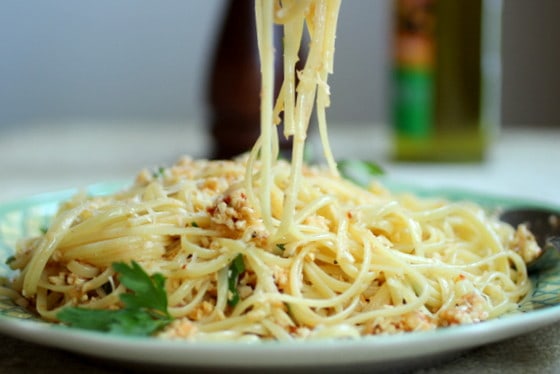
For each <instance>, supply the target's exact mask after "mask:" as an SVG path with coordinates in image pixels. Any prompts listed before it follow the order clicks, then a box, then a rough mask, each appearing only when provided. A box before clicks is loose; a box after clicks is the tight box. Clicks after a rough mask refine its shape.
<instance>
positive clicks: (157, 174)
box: [152, 166, 165, 178]
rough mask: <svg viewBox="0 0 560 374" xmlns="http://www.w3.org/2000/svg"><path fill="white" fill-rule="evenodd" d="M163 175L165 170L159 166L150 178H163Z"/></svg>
mask: <svg viewBox="0 0 560 374" xmlns="http://www.w3.org/2000/svg"><path fill="white" fill-rule="evenodd" d="M164 173H165V168H164V167H163V166H160V167H159V168H157V170H155V171H154V172H153V173H152V177H154V178H159V177H163V174H164Z"/></svg>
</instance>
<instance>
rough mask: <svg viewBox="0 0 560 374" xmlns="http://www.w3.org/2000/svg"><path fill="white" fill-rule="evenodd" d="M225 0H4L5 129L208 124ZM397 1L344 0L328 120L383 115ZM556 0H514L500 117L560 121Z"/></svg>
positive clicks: (0, 65)
mask: <svg viewBox="0 0 560 374" xmlns="http://www.w3.org/2000/svg"><path fill="white" fill-rule="evenodd" d="M223 4H225V0H164V1H158V0H119V1H114V0H81V1H75V0H49V1H43V0H3V1H2V2H1V3H0V129H6V128H8V127H10V126H19V125H22V124H25V123H26V122H30V121H53V120H72V119H81V118H87V119H99V120H104V119H111V120H112V119H123V120H143V121H152V120H154V121H157V120H162V121H189V120H198V121H202V120H203V118H204V101H203V97H202V92H203V90H201V88H202V87H203V84H204V79H205V69H206V64H207V61H208V57H209V56H208V53H209V48H210V47H211V45H212V42H213V40H214V32H215V27H216V22H217V21H218V20H219V19H220V13H221V11H222V9H223ZM390 9H391V2H390V1H389V0H344V1H343V4H342V9H341V15H340V20H339V32H338V38H337V54H336V60H335V75H334V76H333V77H332V80H331V86H332V92H333V96H332V107H331V110H330V111H329V116H330V117H329V118H330V119H331V122H336V121H348V120H351V121H360V122H382V121H385V120H386V115H387V105H388V97H387V96H388V95H387V74H386V73H387V70H388V61H389V60H388V59H389V52H388V41H389V38H388V29H389V26H390ZM559 14H560V1H557V0H539V1H527V0H505V6H504V60H505V64H504V95H503V99H504V100H503V103H504V104H503V107H504V111H503V119H504V122H508V123H533V122H538V123H549V122H553V123H559V124H560V111H559V110H558V108H557V107H556V106H557V105H556V102H557V100H558V98H559V97H560V73H559V72H558V69H559V66H560V31H558V29H557V25H556V23H555V22H556V18H557V16H558V15H559Z"/></svg>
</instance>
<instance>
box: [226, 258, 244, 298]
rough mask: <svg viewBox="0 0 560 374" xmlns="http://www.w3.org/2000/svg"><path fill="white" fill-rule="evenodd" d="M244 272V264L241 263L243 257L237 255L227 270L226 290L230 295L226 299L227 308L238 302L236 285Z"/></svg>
mask: <svg viewBox="0 0 560 374" xmlns="http://www.w3.org/2000/svg"><path fill="white" fill-rule="evenodd" d="M244 271H245V263H244V262H243V255H242V254H241V253H240V254H238V255H237V256H236V257H235V258H234V259H233V261H232V262H231V264H230V265H229V269H228V289H229V292H230V295H229V297H228V304H229V306H235V305H236V304H237V303H238V302H239V291H238V290H237V284H238V283H239V276H240V275H241V274H242V273H243V272H244Z"/></svg>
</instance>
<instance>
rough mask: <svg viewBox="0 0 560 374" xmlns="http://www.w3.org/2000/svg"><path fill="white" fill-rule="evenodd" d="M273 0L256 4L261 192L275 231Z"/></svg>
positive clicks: (268, 224) (266, 221) (264, 211)
mask: <svg viewBox="0 0 560 374" xmlns="http://www.w3.org/2000/svg"><path fill="white" fill-rule="evenodd" d="M273 5H274V4H273V2H272V1H270V0H268V1H267V0H256V2H255V8H256V10H255V12H256V14H257V35H258V46H259V56H260V61H261V80H262V83H261V84H262V86H261V113H260V121H261V126H260V129H261V130H260V132H261V135H260V136H261V137H262V139H263V140H262V143H261V147H260V160H261V170H260V191H259V195H258V196H259V206H260V208H261V215H262V219H263V223H264V225H265V227H267V229H268V230H269V231H271V232H272V231H273V226H272V213H271V211H270V189H271V186H270V185H271V183H272V180H271V171H272V163H273V160H274V159H276V158H277V157H278V155H277V154H272V152H273V150H272V139H273V138H272V130H273V123H272V121H273V108H274V70H273V67H274V49H273V45H274V35H273V31H274V28H273V24H274V23H273V17H274V6H273Z"/></svg>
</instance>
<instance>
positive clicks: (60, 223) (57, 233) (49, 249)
mask: <svg viewBox="0 0 560 374" xmlns="http://www.w3.org/2000/svg"><path fill="white" fill-rule="evenodd" d="M84 209H85V206H84V205H80V206H78V207H76V208H74V209H71V210H69V211H66V212H64V213H63V214H61V215H60V216H59V217H57V219H56V220H55V221H54V222H53V223H52V224H51V227H49V230H48V231H47V233H46V234H45V236H44V237H43V238H42V240H41V242H40V244H39V245H38V247H37V249H36V253H34V255H33V257H31V259H30V261H29V264H28V265H27V266H26V267H25V269H24V270H23V272H22V275H23V290H22V293H23V296H33V295H35V293H36V292H37V283H38V282H39V278H40V277H41V274H43V269H44V268H45V265H46V264H47V261H48V260H49V258H50V257H51V255H52V253H53V252H54V251H55V250H56V246H57V244H58V243H59V242H60V241H61V240H62V238H63V237H64V234H65V233H66V232H67V231H68V229H69V228H70V226H71V225H72V223H73V222H74V220H75V219H76V217H77V216H78V215H79V214H80V213H81V212H82V211H83V210H84Z"/></svg>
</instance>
